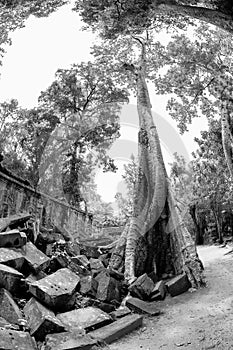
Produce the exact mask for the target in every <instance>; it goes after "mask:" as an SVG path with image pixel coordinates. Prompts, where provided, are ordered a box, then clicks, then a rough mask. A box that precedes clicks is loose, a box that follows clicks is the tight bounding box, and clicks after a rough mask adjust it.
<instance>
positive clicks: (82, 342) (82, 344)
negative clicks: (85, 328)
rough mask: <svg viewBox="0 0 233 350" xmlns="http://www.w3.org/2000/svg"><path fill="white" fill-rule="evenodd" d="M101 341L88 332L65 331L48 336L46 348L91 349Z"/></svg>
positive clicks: (55, 349) (59, 349) (52, 349)
mask: <svg viewBox="0 0 233 350" xmlns="http://www.w3.org/2000/svg"><path fill="white" fill-rule="evenodd" d="M98 344H99V343H98V341H97V340H96V339H93V338H92V337H90V336H89V335H88V334H86V335H80V334H79V333H77V332H64V333H58V334H50V335H47V336H46V345H45V349H46V350H90V349H93V348H94V347H95V346H97V345H98Z"/></svg>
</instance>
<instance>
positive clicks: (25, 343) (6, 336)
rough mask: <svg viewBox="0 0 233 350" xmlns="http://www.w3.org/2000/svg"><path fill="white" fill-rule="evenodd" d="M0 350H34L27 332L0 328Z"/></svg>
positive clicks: (33, 344) (33, 342)
mask: <svg viewBox="0 0 233 350" xmlns="http://www.w3.org/2000/svg"><path fill="white" fill-rule="evenodd" d="M0 349H1V350H16V349H18V350H36V349H37V346H36V344H35V341H34V340H33V338H32V337H31V336H30V334H29V333H27V332H19V331H14V330H12V329H2V328H0Z"/></svg>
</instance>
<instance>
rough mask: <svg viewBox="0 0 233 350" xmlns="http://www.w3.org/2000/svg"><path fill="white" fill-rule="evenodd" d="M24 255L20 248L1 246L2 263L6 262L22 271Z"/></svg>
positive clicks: (0, 257) (0, 262)
mask: <svg viewBox="0 0 233 350" xmlns="http://www.w3.org/2000/svg"><path fill="white" fill-rule="evenodd" d="M24 261H25V259H24V257H23V255H22V254H21V252H20V250H18V249H10V248H0V264H4V265H7V266H10V267H13V268H14V269H16V270H18V271H21V270H22V267H23V264H24Z"/></svg>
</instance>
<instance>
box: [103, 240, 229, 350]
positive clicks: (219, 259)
mask: <svg viewBox="0 0 233 350" xmlns="http://www.w3.org/2000/svg"><path fill="white" fill-rule="evenodd" d="M231 249H232V248H231V247H228V248H220V247H217V246H205V247H200V248H199V249H198V251H199V255H200V257H201V260H202V261H203V263H204V266H205V274H206V277H207V281H208V286H207V288H202V289H201V290H199V291H197V292H193V293H190V292H187V293H185V294H182V295H179V296H177V297H174V298H171V297H167V298H166V299H165V300H164V301H161V302H158V307H159V308H160V310H162V311H163V315H161V316H159V317H145V319H144V327H143V328H142V329H141V330H139V331H135V332H133V333H131V334H130V335H129V336H127V337H125V338H123V339H122V340H120V341H118V342H116V343H114V344H112V345H110V346H109V349H111V350H157V349H162V350H173V349H174V350H177V349H185V350H186V349H187V350H207V349H218V350H229V349H233V255H232V254H229V255H224V254H225V253H226V252H228V251H229V250H231Z"/></svg>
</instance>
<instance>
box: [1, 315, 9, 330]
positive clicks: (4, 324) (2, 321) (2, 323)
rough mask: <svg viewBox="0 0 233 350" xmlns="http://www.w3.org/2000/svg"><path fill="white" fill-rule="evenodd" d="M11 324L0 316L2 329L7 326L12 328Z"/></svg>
mask: <svg viewBox="0 0 233 350" xmlns="http://www.w3.org/2000/svg"><path fill="white" fill-rule="evenodd" d="M10 325H11V323H10V322H8V321H7V320H6V319H5V318H3V317H1V316H0V327H2V328H4V327H5V326H10Z"/></svg>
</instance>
